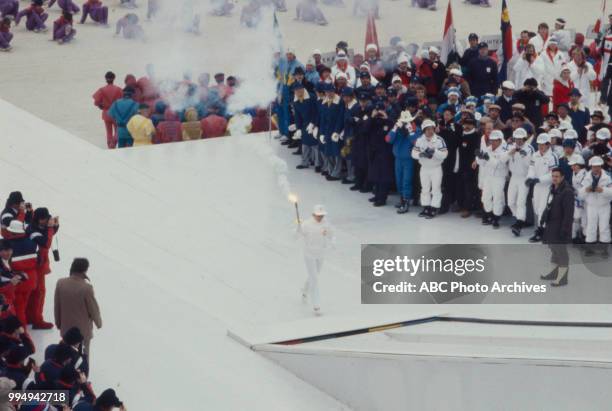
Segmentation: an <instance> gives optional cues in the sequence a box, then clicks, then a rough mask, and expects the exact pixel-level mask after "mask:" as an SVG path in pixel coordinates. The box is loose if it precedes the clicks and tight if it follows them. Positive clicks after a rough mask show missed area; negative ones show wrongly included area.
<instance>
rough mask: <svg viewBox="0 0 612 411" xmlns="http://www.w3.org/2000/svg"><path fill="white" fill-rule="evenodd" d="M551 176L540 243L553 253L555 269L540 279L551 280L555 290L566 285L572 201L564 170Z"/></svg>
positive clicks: (555, 170) (569, 185)
mask: <svg viewBox="0 0 612 411" xmlns="http://www.w3.org/2000/svg"><path fill="white" fill-rule="evenodd" d="M551 176H552V186H551V188H550V193H549V194H548V201H547V202H548V205H547V206H546V210H545V211H544V213H543V215H542V220H541V224H542V225H543V226H544V233H543V235H542V242H543V243H544V244H548V247H549V248H550V251H551V252H552V256H551V259H550V261H551V263H553V264H554V265H555V269H554V270H552V271H551V272H550V273H549V274H547V275H543V276H541V278H542V279H543V280H554V281H553V282H552V284H551V285H552V286H553V287H558V286H562V285H567V278H568V275H569V255H568V253H567V244H568V243H570V242H571V241H572V224H573V219H574V203H575V198H574V190H573V188H572V185H571V183H568V182H566V181H565V179H564V177H563V170H561V169H560V168H554V169H553V170H552V172H551Z"/></svg>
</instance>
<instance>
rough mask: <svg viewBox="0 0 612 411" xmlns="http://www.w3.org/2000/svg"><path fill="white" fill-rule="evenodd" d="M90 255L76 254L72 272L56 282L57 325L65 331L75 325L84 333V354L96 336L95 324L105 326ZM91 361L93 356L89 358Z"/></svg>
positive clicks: (61, 330)
mask: <svg viewBox="0 0 612 411" xmlns="http://www.w3.org/2000/svg"><path fill="white" fill-rule="evenodd" d="M88 269H89V261H88V260H87V259H86V258H75V259H74V261H73V262H72V266H71V267H70V276H69V277H67V278H62V279H61V280H59V281H58V282H57V285H56V286H55V325H56V326H57V328H58V329H59V330H60V334H61V335H64V333H65V332H66V331H68V330H69V329H70V328H72V327H77V328H78V329H79V330H80V331H81V334H83V343H84V354H85V355H87V357H88V358H89V357H90V355H89V343H90V341H91V339H92V338H93V325H94V324H95V325H96V327H97V328H101V327H102V317H100V308H99V307H98V302H97V301H96V297H95V295H94V289H93V286H92V285H91V284H90V283H89V278H88V277H87V270H88ZM89 363H90V364H91V359H90V360H89Z"/></svg>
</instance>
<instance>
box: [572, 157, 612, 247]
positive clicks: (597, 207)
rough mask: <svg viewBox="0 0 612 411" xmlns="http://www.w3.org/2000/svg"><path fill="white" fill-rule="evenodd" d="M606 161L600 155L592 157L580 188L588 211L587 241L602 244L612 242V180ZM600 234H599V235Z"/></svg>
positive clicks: (581, 196)
mask: <svg viewBox="0 0 612 411" xmlns="http://www.w3.org/2000/svg"><path fill="white" fill-rule="evenodd" d="M603 165H604V161H603V159H602V158H601V157H599V156H594V157H591V159H590V160H589V166H590V167H591V172H590V173H588V174H587V175H586V176H585V178H584V180H583V182H582V188H581V189H580V194H579V196H580V198H581V199H582V200H584V208H585V210H586V213H587V228H586V242H587V244H594V243H597V242H598V241H599V243H602V244H608V243H609V242H610V201H612V180H611V179H610V176H609V175H608V174H607V173H606V172H605V171H604V170H603ZM598 234H599V235H598Z"/></svg>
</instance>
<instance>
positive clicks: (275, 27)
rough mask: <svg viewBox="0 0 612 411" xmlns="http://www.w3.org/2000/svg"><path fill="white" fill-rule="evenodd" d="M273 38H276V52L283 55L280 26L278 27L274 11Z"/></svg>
mask: <svg viewBox="0 0 612 411" xmlns="http://www.w3.org/2000/svg"><path fill="white" fill-rule="evenodd" d="M272 27H273V30H274V36H275V37H276V50H275V51H278V52H280V53H281V55H282V54H283V35H282V34H281V31H280V26H279V25H278V18H277V17H276V11H274V23H273V26H272Z"/></svg>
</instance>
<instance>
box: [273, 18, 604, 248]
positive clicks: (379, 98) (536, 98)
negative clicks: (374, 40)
mask: <svg viewBox="0 0 612 411" xmlns="http://www.w3.org/2000/svg"><path fill="white" fill-rule="evenodd" d="M564 23H565V21H564V20H563V19H558V20H557V21H556V27H555V32H557V34H556V35H553V36H548V35H547V32H545V31H546V30H545V29H547V25H545V24H541V25H540V30H539V34H534V33H532V34H533V35H532V36H531V37H530V41H529V42H528V44H529V46H528V47H524V48H523V51H522V52H521V53H520V54H519V55H518V56H517V57H516V59H515V61H513V63H514V64H515V65H518V66H519V67H518V68H519V69H521V70H522V71H521V73H520V75H519V74H518V72H514V73H513V72H512V70H511V71H510V73H509V78H515V79H516V78H521V81H522V83H521V84H515V83H514V82H513V81H511V80H505V81H499V79H498V64H497V62H496V61H495V59H494V58H492V57H491V53H490V52H489V49H488V45H487V44H486V43H484V42H480V41H478V36H477V35H476V34H471V35H470V36H469V40H470V44H471V47H470V48H469V49H467V50H466V51H465V53H464V54H463V56H450V57H449V59H448V60H447V64H444V63H443V62H442V59H441V57H442V56H441V55H440V50H438V49H437V48H436V47H430V48H426V49H424V50H423V51H422V52H421V53H409V52H406V51H405V49H404V50H402V47H401V45H400V47H396V48H395V52H394V53H393V54H391V55H389V56H387V57H386V58H381V57H380V53H379V50H378V46H377V45H375V44H370V45H368V46H367V47H366V50H365V53H364V56H355V58H354V59H353V61H352V62H353V64H351V58H349V55H348V51H349V49H348V45H347V44H346V42H340V43H338V45H337V48H336V58H335V63H334V66H333V67H326V66H325V65H324V64H322V63H321V54H320V52H319V51H318V50H315V52H314V53H313V54H312V55H311V56H309V57H308V60H307V63H306V64H305V65H303V64H302V63H300V62H299V61H298V60H297V58H296V55H295V52H294V51H293V50H292V49H289V50H287V53H286V55H285V56H283V58H282V59H281V60H282V61H281V62H279V65H278V67H277V74H278V78H279V99H278V101H277V104H276V110H275V111H276V113H277V115H278V118H279V120H278V122H279V129H280V135H279V137H280V139H281V142H282V143H281V144H283V145H287V146H288V147H290V148H295V149H297V150H296V152H295V153H294V154H296V155H300V156H301V161H300V163H299V164H298V165H297V168H298V169H310V168H314V171H315V172H317V173H320V174H321V175H322V176H323V177H324V178H325V179H326V180H327V181H332V182H333V181H340V182H342V183H343V184H348V185H350V189H351V190H353V191H359V192H362V193H367V194H372V196H371V197H370V199H369V200H370V201H371V202H372V204H373V205H374V206H375V207H381V206H385V205H386V204H387V200H388V196H389V194H390V193H391V192H392V191H393V190H395V191H396V192H397V193H398V195H399V198H400V200H399V202H398V203H397V204H396V207H397V212H398V213H399V214H404V213H407V212H409V210H410V207H411V206H412V205H413V204H419V205H420V206H421V210H420V212H419V216H420V217H424V218H425V219H432V218H434V217H435V216H436V215H439V214H443V213H448V212H449V211H457V212H460V215H461V217H462V218H467V217H469V216H470V215H477V216H479V217H480V218H481V221H482V224H484V225H490V226H492V227H493V228H495V229H498V228H500V226H501V225H502V217H504V216H505V215H509V214H511V215H512V216H513V221H512V223H511V225H510V228H511V231H512V233H513V234H514V235H516V236H520V235H521V233H522V230H523V229H524V228H525V227H528V226H534V228H535V233H534V234H533V235H532V236H531V238H530V241H532V242H538V241H541V240H542V236H543V231H542V230H543V227H544V225H545V221H544V219H545V217H546V215H545V214H546V212H545V211H546V209H547V206H548V205H549V203H550V201H551V196H550V192H551V186H552V183H551V181H552V180H551V179H552V172H553V170H555V169H559V170H561V172H562V175H563V177H564V179H565V180H566V182H567V183H568V184H569V185H570V186H572V187H573V189H574V199H575V213H574V217H573V219H572V229H571V233H570V238H573V240H574V241H575V242H578V243H588V244H593V243H601V244H608V243H610V201H612V180H611V179H610V170H611V169H612V146H611V144H610V141H611V135H610V125H609V123H608V120H607V118H606V114H604V109H603V108H601V109H599V108H598V107H597V106H595V105H593V104H590V105H591V106H592V107H595V108H596V109H595V110H593V111H592V112H591V111H590V109H589V107H588V106H587V105H586V104H587V103H590V102H591V101H592V100H593V99H592V97H595V96H596V95H595V92H594V90H595V87H596V86H597V84H595V81H594V80H595V75H594V73H595V72H594V71H593V70H594V69H593V67H594V66H595V65H596V64H598V62H595V61H588V60H587V56H589V55H590V54H589V53H588V50H586V49H588V48H586V49H585V48H583V47H582V46H581V45H577V44H575V43H572V42H569V43H567V44H565V43H564V45H563V46H560V44H561V43H562V42H566V41H567V38H568V37H567V36H565V32H564V31H563V30H564V27H563V25H564ZM538 36H539V37H538ZM542 40H543V41H544V45H542V46H539V42H541V41H542ZM396 44H397V43H396ZM562 47H563V48H564V49H565V51H564V50H563V49H562ZM538 50H540V51H539V52H538ZM530 53H535V54H534V55H531V56H530ZM556 53H563V61H557V59H556V58H555V55H556ZM570 55H571V56H572V58H571V59H569V56H570ZM526 56H527V57H526ZM566 57H567V60H565V58H566ZM540 59H542V60H547V59H548V60H551V61H553V62H555V63H554V64H543V66H544V67H545V68H544V71H543V72H539V71H533V73H531V72H529V71H528V70H527V71H525V70H523V68H521V66H522V65H523V63H522V62H526V63H525V64H527V66H529V62H530V61H531V62H533V61H537V60H540ZM592 71H593V74H591V72H592ZM526 73H527V74H526ZM531 74H533V75H531ZM521 76H522V77H521ZM608 92H609V91H608V90H605V91H604V93H606V94H605V95H604V96H603V97H602V99H604V101H605V99H606V98H607V93H608ZM602 107H603V106H602Z"/></svg>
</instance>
